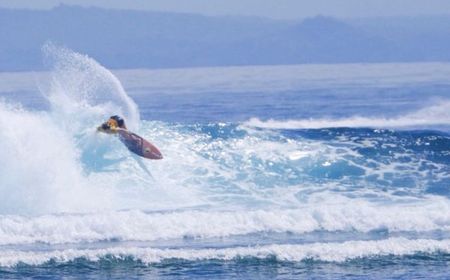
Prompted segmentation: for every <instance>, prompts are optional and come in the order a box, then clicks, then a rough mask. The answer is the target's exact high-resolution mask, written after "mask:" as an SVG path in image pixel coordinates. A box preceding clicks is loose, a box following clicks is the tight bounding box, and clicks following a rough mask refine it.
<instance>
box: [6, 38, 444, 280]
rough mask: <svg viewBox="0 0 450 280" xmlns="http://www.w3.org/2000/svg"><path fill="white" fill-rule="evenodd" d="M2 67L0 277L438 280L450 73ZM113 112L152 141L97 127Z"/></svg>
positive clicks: (406, 67)
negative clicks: (140, 151)
mask: <svg viewBox="0 0 450 280" xmlns="http://www.w3.org/2000/svg"><path fill="white" fill-rule="evenodd" d="M44 49H45V56H46V58H47V59H48V64H49V65H50V69H49V71H48V72H45V73H25V72H24V73H0V96H1V102H0V124H1V127H2V130H0V158H2V161H1V163H0V193H1V194H2V195H1V196H0V278H2V279H19V278H43V279H54V278H55V279H60V278H83V279H98V278H100V279H125V278H126V279H142V278H143V279H154V278H162V279H179V278H194V279H211V278H215V279H242V278H244V279H246V278H258V279H259V278H263V279H266V278H269V279H272V278H280V279H285V278H286V279H293V278H315V279H380V278H386V279H413V278H427V279H446V278H448V275H449V274H450V269H449V264H450V134H449V132H450V126H449V124H450V110H449V109H450V64H442V63H431V64H347V65H299V66H258V67H227V68H196V69H173V70H147V69H136V70H120V71H114V72H111V71H109V70H108V69H105V68H104V67H102V66H101V65H100V64H99V63H97V62H96V61H95V60H93V59H92V58H89V57H87V56H84V55H81V54H77V53H74V52H72V51H70V50H67V49H61V48H57V47H54V46H47V47H46V48H44ZM113 114H121V115H123V116H124V117H125V118H126V120H127V123H128V125H129V127H130V129H131V130H133V131H135V132H137V133H138V134H140V135H142V136H144V137H145V138H147V139H149V140H150V141H152V142H153V143H154V144H155V145H157V146H158V147H159V148H160V150H161V151H162V153H163V155H164V157H165V158H164V160H161V161H146V160H143V159H141V158H138V157H135V156H133V155H132V154H130V153H129V152H128V150H127V149H126V148H125V147H123V145H121V143H120V141H118V139H116V138H115V137H111V136H108V135H101V134H98V133H96V132H95V127H96V126H97V125H98V124H99V123H101V122H102V121H104V120H105V119H106V118H108V117H109V116H110V115H113Z"/></svg>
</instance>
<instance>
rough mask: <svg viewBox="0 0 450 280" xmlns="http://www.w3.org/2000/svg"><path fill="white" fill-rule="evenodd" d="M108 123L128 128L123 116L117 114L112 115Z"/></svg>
mask: <svg viewBox="0 0 450 280" xmlns="http://www.w3.org/2000/svg"><path fill="white" fill-rule="evenodd" d="M108 123H109V124H110V125H111V126H115V127H120V128H126V127H125V121H124V120H123V119H122V118H121V117H119V116H117V115H115V116H111V117H110V118H109V120H108Z"/></svg>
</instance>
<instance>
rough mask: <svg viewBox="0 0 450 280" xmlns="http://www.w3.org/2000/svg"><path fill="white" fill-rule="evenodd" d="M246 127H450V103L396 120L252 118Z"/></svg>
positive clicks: (442, 103) (375, 118) (368, 118)
mask: <svg viewBox="0 0 450 280" xmlns="http://www.w3.org/2000/svg"><path fill="white" fill-rule="evenodd" d="M245 125H247V126H252V127H261V128H273V129H314V128H331V127H375V128H435V127H441V126H443V127H448V126H449V125H450V101H443V102H441V103H440V104H437V105H433V106H429V107H425V108H422V109H420V110H418V111H416V112H412V113H408V114H405V115H404V116H398V117H394V118H383V117H360V116H353V117H349V118H343V119H304V120H282V121H281V120H280V121H278V120H273V119H271V120H267V121H262V120H259V119H257V118H252V119H250V120H249V121H247V122H245Z"/></svg>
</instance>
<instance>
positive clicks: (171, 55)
mask: <svg viewBox="0 0 450 280" xmlns="http://www.w3.org/2000/svg"><path fill="white" fill-rule="evenodd" d="M447 27H450V17H434V18H394V19H360V20H349V21H342V20H337V19H333V18H328V17H321V16H318V17H315V18H310V19H306V20H304V21H298V22H293V21H275V20H269V19H263V18H255V17H206V16H201V15H194V14H177V13H161V12H140V11H128V10H125V11H124V10H108V9H100V8H81V7H75V6H66V5H61V6H59V7H57V8H54V9H52V10H48V11H35V10H10V9H0V38H1V44H0V71H13V70H31V69H41V68H42V67H43V63H42V58H41V57H42V55H41V46H42V45H43V44H44V43H45V42H46V41H48V40H51V41H53V42H55V43H59V44H62V45H65V46H67V47H69V48H71V49H74V50H76V51H80V52H82V53H86V54H89V55H90V56H92V57H94V58H95V59H97V60H99V61H100V62H101V63H102V64H104V65H106V66H107V67H111V68H137V67H153V68H161V67H191V66H215V65H221V66H222V65H249V64H297V63H334V62H392V61H430V60H433V61H437V60H440V61H448V60H450V52H449V51H448V50H449V47H450V28H447Z"/></svg>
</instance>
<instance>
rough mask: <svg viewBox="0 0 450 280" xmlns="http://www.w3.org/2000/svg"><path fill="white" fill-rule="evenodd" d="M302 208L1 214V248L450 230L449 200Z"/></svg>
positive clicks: (322, 201) (318, 203) (338, 201)
mask: <svg viewBox="0 0 450 280" xmlns="http://www.w3.org/2000/svg"><path fill="white" fill-rule="evenodd" d="M312 197H313V198H314V199H313V200H312V201H310V202H309V203H307V204H306V205H304V206H303V207H298V208H296V209H284V210H283V209H278V210H277V209H271V210H235V211H213V210H209V211H199V210H196V211H194V210H188V211H177V212H164V213H145V212H142V211H139V210H130V211H120V212H117V211H111V212H97V213H92V214H77V215H70V214H64V215H44V216H39V217H23V216H17V215H14V216H5V215H3V216H0V245H20V244H30V243H36V242H44V243H48V244H61V243H79V242H95V241H103V240H111V239H114V240H120V241H156V240H169V239H179V238H184V237H186V236H190V237H193V238H213V237H227V236H233V235H243V234H251V233H257V232H281V233H284V232H292V233H296V234H302V233H307V232H313V231H317V230H325V231H330V232H333V231H358V232H369V231H372V230H379V229H386V230H389V231H391V232H402V231H412V232H427V231H433V230H442V231H449V230H450V202H449V201H448V200H446V199H443V198H437V197H435V198H430V199H429V201H426V202H424V201H422V202H413V201H410V202H405V203H400V202H399V203H396V204H393V205H389V204H386V203H377V204H376V203H369V202H367V201H364V200H362V199H348V198H344V197H340V196H332V195H328V196H318V195H312Z"/></svg>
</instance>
